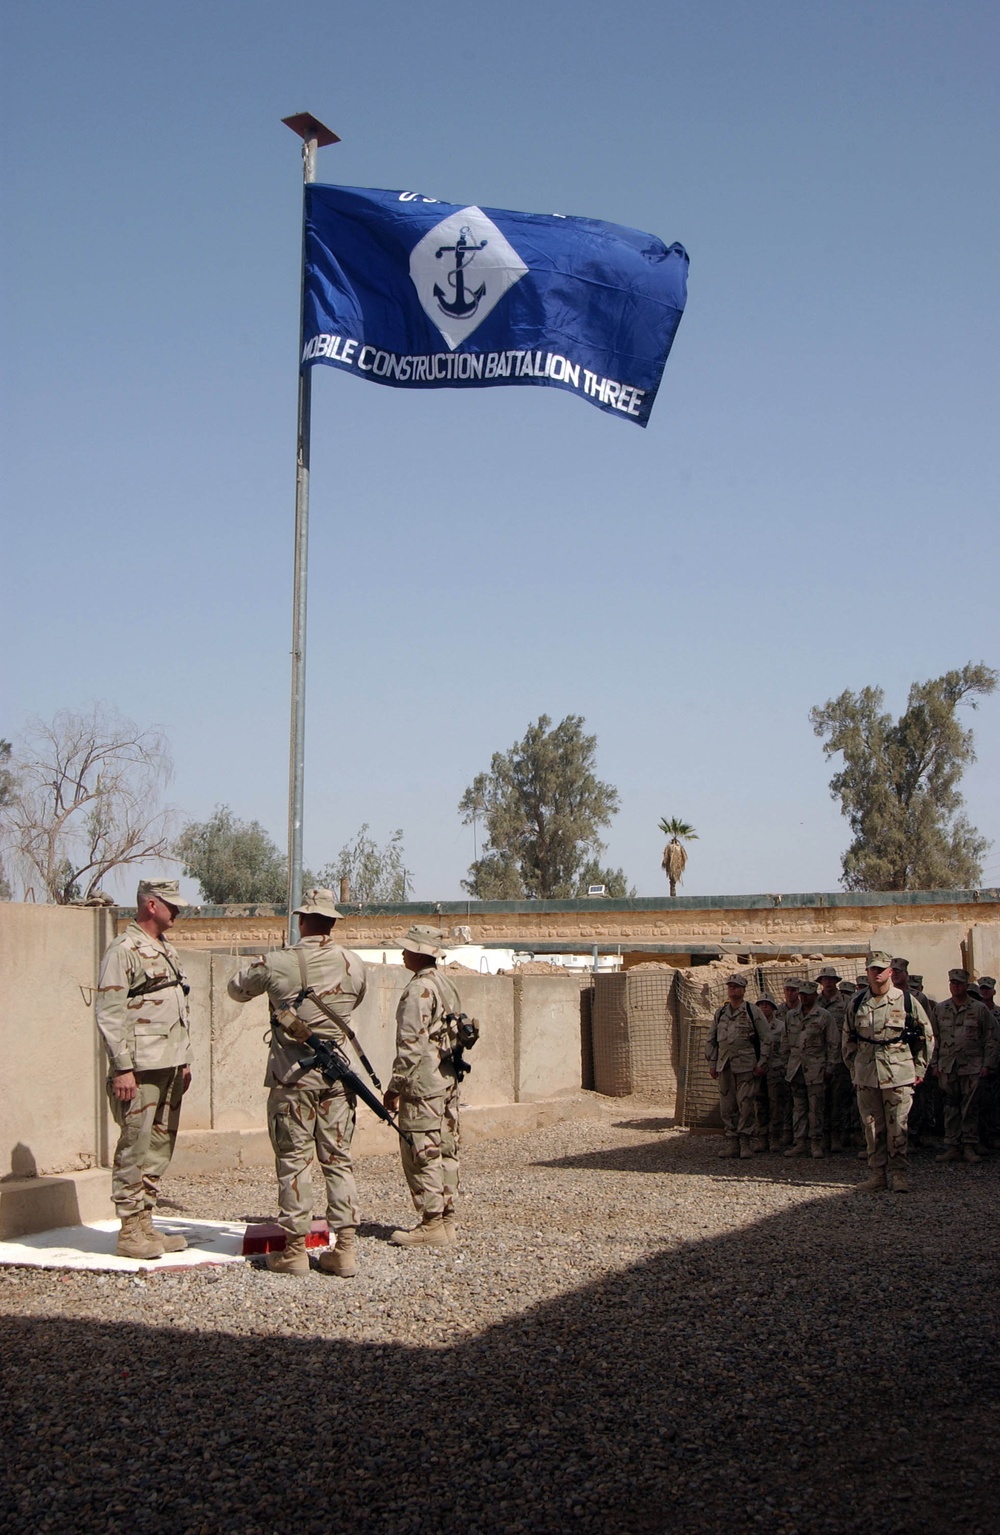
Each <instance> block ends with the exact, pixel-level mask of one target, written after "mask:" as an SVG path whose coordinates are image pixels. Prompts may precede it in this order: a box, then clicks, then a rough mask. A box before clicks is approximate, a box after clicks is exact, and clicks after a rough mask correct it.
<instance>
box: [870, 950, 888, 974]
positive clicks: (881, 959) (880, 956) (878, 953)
mask: <svg viewBox="0 0 1000 1535" xmlns="http://www.w3.org/2000/svg"><path fill="white" fill-rule="evenodd" d="M865 966H866V968H867V969H869V970H889V969H891V968H892V955H891V954H887V953H886V952H885V950H884V949H871V950H870V951H869V954H868V958H867V959H866V960H865Z"/></svg>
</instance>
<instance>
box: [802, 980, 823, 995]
mask: <svg viewBox="0 0 1000 1535" xmlns="http://www.w3.org/2000/svg"><path fill="white" fill-rule="evenodd" d="M818 991H819V986H818V985H817V983H816V982H815V981H800V982H799V994H800V995H801V996H803V997H814V996H815V995H816V993H817V992H818Z"/></svg>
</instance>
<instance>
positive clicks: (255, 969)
mask: <svg viewBox="0 0 1000 1535" xmlns="http://www.w3.org/2000/svg"><path fill="white" fill-rule="evenodd" d="M293 915H295V916H297V917H298V919H299V941H298V943H297V944H295V946H294V947H293V948H291V949H277V950H275V951H274V952H273V953H270V954H263V955H261V957H260V958H259V959H256V960H254V962H253V963H252V964H251V965H250V966H248V968H247V969H246V970H241V971H240V973H239V975H237V976H234V977H233V979H232V980H231V981H230V982H229V995H230V996H231V997H232V998H233V1000H234V1001H236V1002H249V1001H250V999H251V998H252V997H259V996H262V995H263V994H264V993H265V992H266V993H267V996H268V999H269V1001H270V1004H271V1044H270V1051H269V1053H268V1061H267V1074H266V1076H265V1079H264V1083H265V1086H266V1087H268V1088H269V1089H270V1091H269V1093H268V1098H267V1128H268V1131H269V1133H270V1137H271V1145H272V1147H273V1148H274V1166H275V1172H276V1174H277V1178H278V1209H279V1211H280V1214H279V1217H278V1220H279V1223H280V1224H281V1225H282V1226H283V1227H284V1229H285V1232H286V1237H285V1247H284V1251H283V1252H277V1253H268V1255H267V1259H266V1260H265V1261H266V1263H267V1266H268V1268H269V1269H270V1270H271V1271H272V1273H275V1274H308V1272H309V1255H308V1253H307V1252H306V1237H307V1235H308V1233H309V1229H310V1226H311V1225H312V1207H313V1193H312V1180H311V1178H310V1176H309V1169H310V1167H311V1165H312V1160H313V1156H314V1155H315V1157H316V1160H317V1162H318V1163H319V1166H320V1171H321V1172H322V1174H323V1181H324V1183H325V1185H326V1218H327V1222H328V1224H329V1227H330V1232H331V1235H333V1237H334V1246H333V1248H332V1249H330V1250H328V1251H327V1252H324V1253H322V1254H321V1256H320V1260H319V1266H320V1268H321V1269H322V1270H323V1272H324V1273H328V1274H336V1275H338V1276H339V1277H340V1278H341V1279H351V1278H353V1276H354V1275H355V1274H356V1273H357V1254H356V1247H357V1244H356V1227H357V1224H358V1221H359V1219H360V1211H359V1208H358V1189H357V1184H356V1183H355V1181H354V1169H353V1166H352V1164H351V1140H352V1138H353V1135H354V1123H355V1107H356V1099H355V1095H354V1093H353V1092H351V1091H349V1090H348V1089H347V1088H346V1087H345V1086H344V1084H343V1082H335V1083H333V1084H332V1085H331V1084H330V1083H329V1082H327V1081H326V1079H325V1078H324V1077H323V1075H322V1073H321V1072H320V1071H319V1070H318V1069H316V1068H315V1067H313V1068H311V1069H307V1068H306V1066H304V1064H303V1063H304V1062H305V1061H308V1060H309V1059H310V1051H309V1049H308V1047H307V1046H306V1045H305V1039H306V1037H307V1036H308V1035H309V1034H317V1035H318V1036H319V1037H320V1038H321V1039H327V1040H330V1041H331V1042H332V1043H333V1044H334V1045H336V1046H337V1047H338V1048H339V1047H340V1046H342V1045H344V1044H346V1042H347V1035H346V1033H345V1030H344V1028H342V1027H341V1026H340V1024H339V1023H338V1020H342V1021H343V1022H344V1023H347V1020H348V1019H349V1018H350V1015H351V1013H352V1012H353V1011H354V1009H355V1008H356V1007H357V1006H358V1004H359V1002H361V1000H362V998H363V997H364V995H365V989H366V981H365V967H364V964H363V962H362V960H361V959H360V958H359V957H358V955H357V954H355V953H354V952H353V950H351V949H344V948H341V947H340V945H339V944H337V943H335V942H334V940H333V926H334V923H335V922H336V921H337V919H338V917H339V916H340V912H339V911H338V910H337V907H336V906H335V904H334V900H333V892H332V891H331V890H320V889H316V890H309V891H307V892H306V895H305V897H304V899H303V902H302V905H301V906H297V907H296V908H295V911H294V913H293ZM307 990H311V991H314V992H315V994H316V997H317V998H318V999H319V1000H318V1001H314V1000H313V999H312V998H311V997H309V996H306V995H305V993H306V992H307ZM319 1002H322V1003H323V1004H324V1006H325V1007H326V1008H327V1009H329V1011H330V1012H332V1013H333V1014H334V1017H333V1019H331V1018H330V1017H328V1015H327V1012H325V1011H324V1010H323V1008H321V1007H320V1006H319ZM349 1026H350V1025H349V1024H348V1027H349Z"/></svg>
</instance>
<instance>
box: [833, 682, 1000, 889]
mask: <svg viewBox="0 0 1000 1535" xmlns="http://www.w3.org/2000/svg"><path fill="white" fill-rule="evenodd" d="M997 680H998V678H997V673H996V672H995V671H993V670H992V669H991V668H990V667H988V666H985V665H983V664H982V663H980V664H979V665H972V663H971V662H970V664H969V665H968V666H963V668H962V670H961V671H951V672H946V673H945V674H944V676H943V677H935V678H934V679H933V680H932V681H930V682H915V683H914V684H913V685H912V687H911V688H910V692H909V697H908V699H907V706H906V710H905V712H904V713H903V714H901V715H900V717H899V719H897V720H894V719H893V717H892V715H891V714H888V713H886V712H885V711H884V709H883V704H884V701H885V700H884V694H883V692H882V689H881V688H872V687H869V688H863V689H862V691H861V692H860V693H841V695H840V697H839V698H834V699H831V700H830V701H829V702H828V703H826V704H824V705H823V707H822V708H815V709H812V710H811V711H810V714H809V718H810V721H811V723H812V727H813V730H814V731H815V732H816V734H817V735H818V736H820V737H821V738H822V739H823V752H824V755H825V756H826V757H828V758H829V757H831V756H833V755H834V753H835V752H840V754H841V756H842V757H843V763H844V765H843V767H842V769H841V770H840V772H838V773H835V774H834V776H833V778H831V780H830V793H831V795H832V797H833V798H834V799H839V800H840V806H841V810H842V811H843V814H844V815H845V816H846V817H847V821H848V824H849V825H850V828H851V830H852V832H853V833H854V840H853V842H852V843H851V845H850V847H849V848H848V849H847V852H846V853H845V854H844V856H843V860H842V864H843V871H844V872H843V878H842V881H841V883H842V884H843V886H844V888H845V889H846V890H956V889H969V888H974V887H976V886H977V885H978V884H979V881H980V880H981V879H982V861H983V855H984V853H985V852H986V849H987V848H988V846H989V843H988V842H987V841H986V839H985V838H983V837H981V836H980V835H979V833H978V831H977V830H976V828H975V827H974V826H971V825H970V824H969V822H968V821H967V820H966V818H965V816H964V815H962V813H961V809H962V804H963V800H962V796H961V794H960V793H959V792H958V784H959V781H960V779H961V777H962V773H963V772H964V771H965V768H966V765H967V764H968V763H970V762H973V761H975V752H974V750H973V745H972V731H971V730H964V729H963V728H962V726H961V724H960V723H959V721H958V719H957V717H956V710H957V709H958V707H959V705H960V704H965V705H967V706H968V707H970V708H973V709H974V708H976V701H977V698H979V697H983V696H985V695H986V694H989V693H992V692H994V690H995V689H996V686H997Z"/></svg>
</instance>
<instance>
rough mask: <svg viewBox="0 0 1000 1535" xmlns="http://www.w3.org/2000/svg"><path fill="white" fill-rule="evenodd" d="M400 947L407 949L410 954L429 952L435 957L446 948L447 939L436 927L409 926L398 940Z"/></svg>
mask: <svg viewBox="0 0 1000 1535" xmlns="http://www.w3.org/2000/svg"><path fill="white" fill-rule="evenodd" d="M400 948H402V949H409V951H410V953H411V954H430V955H432V957H433V958H434V959H437V957H438V955H439V954H443V953H444V951H445V949H446V948H447V940H446V938H445V936H444V934H443V933H442V932H439V931H438V929H437V928H436V927H411V928H410V931H409V932H408V933H407V934H405V936H404V937H403V938H402V939H401V940H400Z"/></svg>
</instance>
